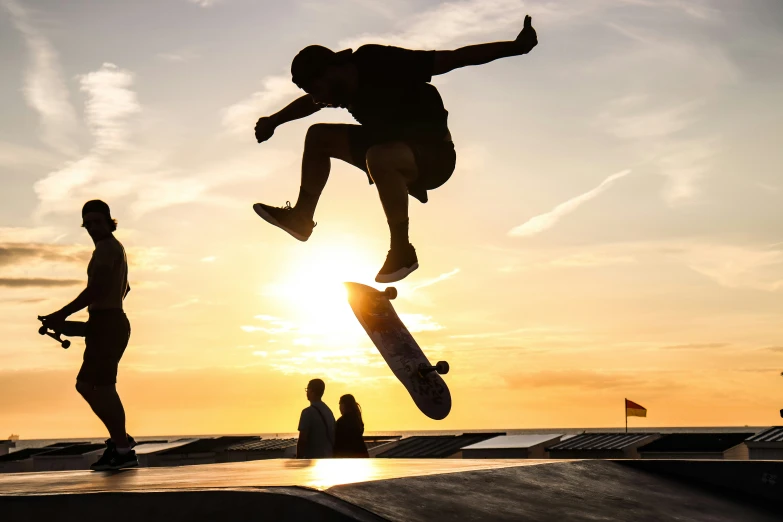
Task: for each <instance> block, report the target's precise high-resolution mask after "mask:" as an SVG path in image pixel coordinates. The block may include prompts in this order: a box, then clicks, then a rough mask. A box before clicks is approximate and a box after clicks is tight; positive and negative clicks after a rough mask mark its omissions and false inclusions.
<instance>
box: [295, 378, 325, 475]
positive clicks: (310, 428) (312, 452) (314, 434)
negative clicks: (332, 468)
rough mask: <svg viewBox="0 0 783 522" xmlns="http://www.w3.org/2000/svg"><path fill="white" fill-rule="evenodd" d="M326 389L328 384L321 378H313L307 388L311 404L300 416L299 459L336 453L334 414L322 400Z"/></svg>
mask: <svg viewBox="0 0 783 522" xmlns="http://www.w3.org/2000/svg"><path fill="white" fill-rule="evenodd" d="M324 391H326V384H324V381H322V380H321V379H313V380H311V381H310V382H309V383H307V388H305V392H306V393H307V400H308V401H310V406H308V407H307V408H305V409H304V410H302V415H301V416H300V417H299V428H298V430H299V440H298V442H297V443H296V458H298V459H325V458H331V457H332V455H333V453H334V414H333V413H332V410H330V409H329V406H327V405H326V404H324V403H323V401H322V400H321V398H322V397H323V396H324Z"/></svg>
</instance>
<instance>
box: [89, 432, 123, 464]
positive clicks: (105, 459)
mask: <svg viewBox="0 0 783 522" xmlns="http://www.w3.org/2000/svg"><path fill="white" fill-rule="evenodd" d="M116 451H117V448H115V447H114V443H112V442H111V439H109V440H108V441H106V449H105V450H104V451H103V455H101V458H99V459H98V460H96V461H95V462H93V463H92V465H90V469H91V470H93V471H106V470H107V469H110V468H109V465H110V464H111V459H112V457H114V454H115V453H116Z"/></svg>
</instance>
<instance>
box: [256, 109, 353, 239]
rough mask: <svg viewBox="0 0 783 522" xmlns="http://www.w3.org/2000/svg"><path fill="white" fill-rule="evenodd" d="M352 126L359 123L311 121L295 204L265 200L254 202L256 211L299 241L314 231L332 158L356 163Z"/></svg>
mask: <svg viewBox="0 0 783 522" xmlns="http://www.w3.org/2000/svg"><path fill="white" fill-rule="evenodd" d="M351 127H357V126H356V125H347V124H329V123H317V124H315V125H312V126H311V127H310V129H308V131H307V136H306V137H305V146H304V153H303V155H302V180H301V183H300V187H299V198H298V199H297V202H296V205H295V206H293V207H291V205H290V204H288V203H286V206H285V207H273V206H270V205H265V204H264V203H256V204H255V205H253V209H254V210H255V211H256V213H257V214H258V215H259V216H261V217H262V218H264V219H265V220H266V221H267V222H269V223H270V224H272V225H275V226H276V227H279V228H282V229H283V230H285V231H286V232H288V233H289V234H291V235H292V236H294V237H295V238H296V239H298V240H299V241H307V239H308V238H309V237H310V234H312V232H313V227H315V223H314V222H313V216H314V215H315V208H316V206H317V205H318V199H319V198H320V197H321V192H323V190H324V187H325V186H326V181H327V180H328V179H329V172H330V170H331V166H332V161H331V158H336V159H340V160H343V161H345V162H346V163H350V164H352V165H355V163H354V160H353V156H352V153H351V144H350V139H349V129H350V128H351Z"/></svg>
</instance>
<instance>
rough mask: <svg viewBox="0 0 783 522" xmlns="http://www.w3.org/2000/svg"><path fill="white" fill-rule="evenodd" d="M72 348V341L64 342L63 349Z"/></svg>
mask: <svg viewBox="0 0 783 522" xmlns="http://www.w3.org/2000/svg"><path fill="white" fill-rule="evenodd" d="M70 347H71V341H63V348H64V349H66V350H67V349H68V348H70Z"/></svg>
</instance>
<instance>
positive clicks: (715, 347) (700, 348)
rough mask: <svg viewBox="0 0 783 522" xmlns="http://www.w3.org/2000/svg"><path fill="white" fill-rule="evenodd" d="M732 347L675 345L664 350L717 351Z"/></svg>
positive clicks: (697, 344)
mask: <svg viewBox="0 0 783 522" xmlns="http://www.w3.org/2000/svg"><path fill="white" fill-rule="evenodd" d="M727 346H730V345H729V344H727V343H694V344H673V345H669V346H662V347H661V349H662V350H717V349H720V348H726V347H727Z"/></svg>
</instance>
